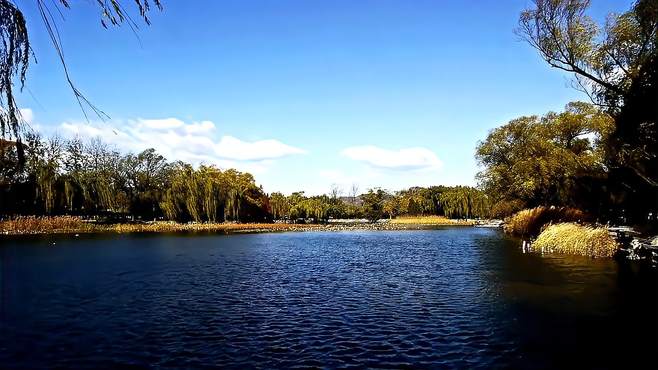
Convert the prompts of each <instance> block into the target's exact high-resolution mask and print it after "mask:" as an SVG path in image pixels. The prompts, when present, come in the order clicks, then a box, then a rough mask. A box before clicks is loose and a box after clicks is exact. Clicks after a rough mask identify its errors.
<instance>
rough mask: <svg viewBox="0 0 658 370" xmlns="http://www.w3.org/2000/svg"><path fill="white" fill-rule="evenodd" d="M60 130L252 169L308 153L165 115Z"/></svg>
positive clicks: (190, 159)
mask: <svg viewBox="0 0 658 370" xmlns="http://www.w3.org/2000/svg"><path fill="white" fill-rule="evenodd" d="M59 130H60V131H62V132H63V133H64V134H66V135H67V136H73V135H78V136H80V137H83V138H93V137H101V138H102V139H103V140H104V141H106V142H107V143H109V144H112V145H115V146H116V147H118V148H119V149H121V150H125V151H132V152H139V151H142V150H144V149H147V148H155V149H156V150H157V151H158V152H160V153H162V154H163V155H164V156H166V157H167V158H168V159H170V160H182V161H186V162H190V163H193V164H201V163H204V164H214V165H217V166H219V167H223V168H227V167H235V168H238V169H242V170H245V171H251V172H262V171H264V170H265V169H266V168H267V167H268V166H269V165H270V164H272V161H273V160H275V159H280V158H283V157H287V156H291V155H298V154H304V153H306V151H305V150H303V149H300V148H297V147H294V146H290V145H287V144H284V143H282V142H280V141H278V140H275V139H266V140H258V141H244V140H241V139H238V138H236V137H233V136H228V135H224V136H221V137H219V136H218V135H217V128H216V126H215V124H214V123H213V122H211V121H200V122H189V123H188V122H184V121H182V120H180V119H177V118H165V119H137V120H126V121H112V122H106V123H99V124H86V123H79V122H64V123H62V124H61V125H60V126H59ZM217 137H219V139H216V138H217Z"/></svg>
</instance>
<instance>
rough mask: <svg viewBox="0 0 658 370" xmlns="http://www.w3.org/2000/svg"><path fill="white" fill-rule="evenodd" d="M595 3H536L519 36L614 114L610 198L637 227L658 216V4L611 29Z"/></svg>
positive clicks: (644, 0) (640, 8)
mask: <svg viewBox="0 0 658 370" xmlns="http://www.w3.org/2000/svg"><path fill="white" fill-rule="evenodd" d="M588 6H589V0H535V6H534V7H533V8H531V9H527V10H525V11H523V12H522V13H521V17H520V19H519V28H518V29H517V33H518V34H519V35H521V37H523V38H524V39H525V40H526V41H527V42H528V43H529V44H530V45H532V46H533V47H534V48H536V49H537V50H538V51H539V53H540V55H541V56H542V57H543V58H544V60H546V62H547V63H548V64H549V65H551V66H552V67H555V68H559V69H562V70H565V71H567V72H571V73H573V75H574V85H575V86H576V87H577V88H579V89H580V90H582V91H584V92H585V93H586V94H587V95H588V96H589V97H590V99H591V100H592V101H593V102H595V103H597V104H599V105H600V106H603V107H605V108H606V109H607V111H608V113H609V114H611V115H612V116H613V117H614V119H615V128H614V130H613V132H612V133H611V135H610V138H609V141H608V143H607V151H606V160H607V166H608V168H609V170H610V173H609V174H610V176H609V191H610V192H611V193H612V196H613V197H614V198H616V199H617V200H618V201H619V203H620V207H621V208H622V209H627V210H629V211H630V212H631V213H633V215H634V217H635V218H636V219H638V220H639V219H646V216H647V213H651V212H652V213H654V214H655V213H656V211H658V123H657V122H658V103H657V102H658V47H657V46H658V1H656V0H638V1H637V2H635V4H634V5H633V6H632V8H631V9H630V10H629V11H627V12H624V13H622V14H611V15H609V16H608V18H607V20H606V22H605V24H604V25H602V26H600V25H598V24H596V22H594V21H593V20H592V19H591V18H590V17H588V16H587V15H586V10H587V8H588Z"/></svg>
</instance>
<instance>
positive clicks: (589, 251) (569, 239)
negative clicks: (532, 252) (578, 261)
mask: <svg viewBox="0 0 658 370" xmlns="http://www.w3.org/2000/svg"><path fill="white" fill-rule="evenodd" d="M532 247H533V249H541V250H543V251H545V252H548V253H565V254H579V255H583V256H590V257H612V256H613V255H614V254H615V252H616V251H617V249H618V245H617V242H616V241H615V239H614V238H613V237H612V236H610V234H609V233H608V230H606V229H605V228H602V227H598V228H597V227H589V226H581V225H578V224H575V223H560V224H555V225H550V226H548V227H547V228H546V229H545V230H544V231H542V233H541V234H539V237H537V240H535V242H534V243H533V245H532Z"/></svg>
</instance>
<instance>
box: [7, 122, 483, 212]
mask: <svg viewBox="0 0 658 370" xmlns="http://www.w3.org/2000/svg"><path fill="white" fill-rule="evenodd" d="M22 148H23V150H22V151H19V150H17V147H16V145H14V143H12V142H10V141H0V216H9V217H11V216H15V215H80V216H93V217H101V218H102V219H107V220H113V219H114V220H119V221H121V220H125V219H142V220H152V219H167V220H175V221H182V222H186V221H197V222H206V221H208V222H222V221H239V222H254V221H258V222H263V221H272V220H288V221H292V222H297V221H301V220H312V221H316V222H323V221H327V220H329V219H330V218H368V219H371V220H376V219H379V218H385V217H386V218H389V217H397V216H401V215H441V216H446V217H449V218H485V217H489V216H490V212H489V208H490V207H489V198H488V197H487V196H486V195H485V194H484V193H483V192H481V191H479V190H477V189H474V188H471V187H462V186H456V187H446V186H433V187H429V188H421V187H414V188H410V189H408V190H404V191H400V192H396V193H389V192H386V191H384V190H381V189H371V190H369V191H368V192H366V193H365V194H357V193H356V191H355V190H353V194H351V196H342V191H341V190H340V189H338V188H336V187H333V188H332V189H331V192H330V194H328V195H320V196H306V195H304V193H303V192H296V193H293V194H291V195H289V196H285V195H283V194H281V193H272V194H271V195H268V194H266V193H265V192H264V191H263V189H262V188H261V187H260V186H257V185H256V182H255V180H254V177H253V176H252V175H251V174H249V173H244V172H240V171H237V170H234V169H228V170H221V169H219V168H217V167H214V166H199V167H198V168H194V167H193V166H192V165H190V164H187V163H184V162H181V161H176V162H169V161H167V159H166V158H164V157H163V156H162V155H160V154H158V153H157V152H156V151H155V150H154V149H147V150H145V151H143V152H141V153H139V154H133V153H128V154H124V153H121V152H119V151H117V150H115V149H113V148H112V147H110V146H108V145H107V144H105V143H104V142H102V141H101V140H100V139H92V140H90V141H87V142H83V141H82V140H80V139H79V138H75V139H66V140H65V139H62V138H60V137H51V138H48V139H43V138H41V137H40V136H39V135H36V134H30V135H26V138H25V141H24V144H23V145H22ZM21 156H24V160H23V161H21V160H19V158H20V157H21ZM21 162H23V163H22V164H21Z"/></svg>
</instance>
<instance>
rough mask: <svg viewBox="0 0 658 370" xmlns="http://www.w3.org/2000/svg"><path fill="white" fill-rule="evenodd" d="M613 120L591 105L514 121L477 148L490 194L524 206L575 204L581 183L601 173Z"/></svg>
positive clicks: (493, 132) (480, 174)
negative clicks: (516, 201)
mask: <svg viewBox="0 0 658 370" xmlns="http://www.w3.org/2000/svg"><path fill="white" fill-rule="evenodd" d="M611 129H612V120H611V118H610V117H609V116H608V115H607V114H606V113H603V112H601V111H600V110H598V109H597V108H595V107H594V106H592V105H590V104H585V103H570V104H568V105H567V107H566V109H565V111H564V112H562V113H553V112H551V113H548V114H546V115H544V116H542V117H537V116H529V117H521V118H517V119H514V120H512V121H510V122H509V123H507V124H506V125H504V126H501V127H499V128H496V129H494V130H492V131H491V132H490V133H489V135H488V136H487V138H486V139H485V140H484V141H483V142H480V143H479V144H478V147H477V150H476V157H477V159H478V161H479V162H480V164H481V165H482V166H484V170H483V171H482V172H480V173H479V175H478V177H479V179H480V182H481V184H482V186H483V187H484V188H485V190H486V191H487V193H488V194H490V195H492V196H494V197H495V198H497V199H496V200H503V201H515V200H518V201H521V202H522V203H523V205H524V206H526V207H532V206H537V205H577V204H576V203H577V202H578V196H577V195H576V193H575V189H576V188H577V186H578V181H579V179H581V178H583V177H586V176H594V177H601V176H603V175H604V173H605V166H604V158H603V148H602V145H603V143H605V140H606V138H607V136H608V135H609V133H610V131H611Z"/></svg>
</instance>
